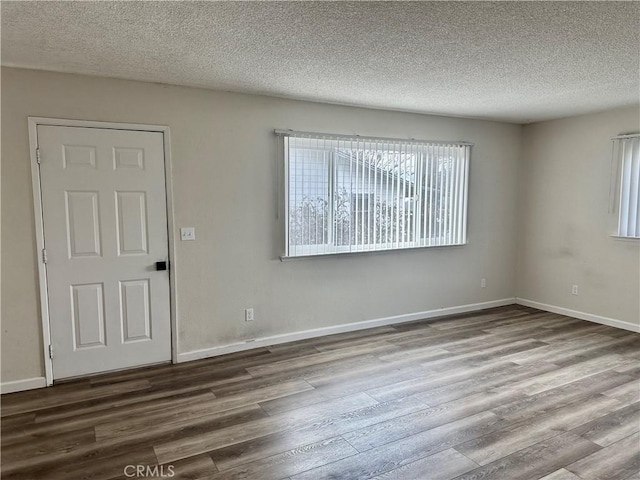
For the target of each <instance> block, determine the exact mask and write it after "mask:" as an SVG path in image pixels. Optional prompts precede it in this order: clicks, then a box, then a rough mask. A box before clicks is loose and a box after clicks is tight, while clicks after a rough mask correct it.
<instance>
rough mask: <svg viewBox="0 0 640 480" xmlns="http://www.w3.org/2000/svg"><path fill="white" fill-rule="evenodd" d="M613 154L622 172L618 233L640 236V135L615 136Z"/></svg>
mask: <svg viewBox="0 0 640 480" xmlns="http://www.w3.org/2000/svg"><path fill="white" fill-rule="evenodd" d="M613 156H614V157H613V158H614V162H615V163H616V164H617V165H618V169H619V172H620V175H619V179H620V184H619V185H620V190H619V191H620V198H619V205H618V207H619V211H618V235H620V236H622V237H636V238H640V135H630V136H623V137H620V138H614V139H613Z"/></svg>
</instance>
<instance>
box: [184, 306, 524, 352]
mask: <svg viewBox="0 0 640 480" xmlns="http://www.w3.org/2000/svg"><path fill="white" fill-rule="evenodd" d="M514 303H516V299H515V298H503V299H500V300H493V301H490V302H483V303H472V304H468V305H460V306H458V307H446V308H438V309H435V310H427V311H425V312H417V313H407V314H404V315H395V316H393V317H384V318H377V319H374V320H364V321H362V322H354V323H346V324H344V325H335V326H332V327H323V328H315V329H313V330H304V331H301V332H293V333H285V334H281V335H273V336H271V337H263V338H258V339H255V340H251V341H246V342H239V343H232V344H230V345H222V346H219V347H211V348H204V349H202V350H194V351H191V352H184V353H179V354H178V363H182V362H189V361H191V360H199V359H202V358H208V357H215V356H218V355H225V354H227V353H234V352H241V351H244V350H251V349H252V348H259V347H266V346H269V345H278V344H280V343H287V342H295V341H296V340H305V339H307V338H315V337H324V336H326V335H334V334H336V333H346V332H354V331H356V330H364V329H367V328H374V327H382V326H386V325H394V324H399V323H406V322H413V321H415V320H424V319H427V318H433V317H441V316H444V315H455V314H458V313H466V312H474V311H476V310H484V309H487V308H494V307H502V306H505V305H512V304H514Z"/></svg>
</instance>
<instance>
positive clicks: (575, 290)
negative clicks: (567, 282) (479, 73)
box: [571, 285, 578, 295]
mask: <svg viewBox="0 0 640 480" xmlns="http://www.w3.org/2000/svg"><path fill="white" fill-rule="evenodd" d="M571 295H578V285H571Z"/></svg>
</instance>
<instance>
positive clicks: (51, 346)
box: [49, 344, 53, 358]
mask: <svg viewBox="0 0 640 480" xmlns="http://www.w3.org/2000/svg"><path fill="white" fill-rule="evenodd" d="M49 358H53V345H51V344H49Z"/></svg>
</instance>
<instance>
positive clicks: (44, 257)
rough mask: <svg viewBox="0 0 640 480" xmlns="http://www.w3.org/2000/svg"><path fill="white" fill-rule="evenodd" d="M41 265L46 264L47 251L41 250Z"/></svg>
mask: <svg viewBox="0 0 640 480" xmlns="http://www.w3.org/2000/svg"><path fill="white" fill-rule="evenodd" d="M42 263H47V249H46V248H43V249H42Z"/></svg>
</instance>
